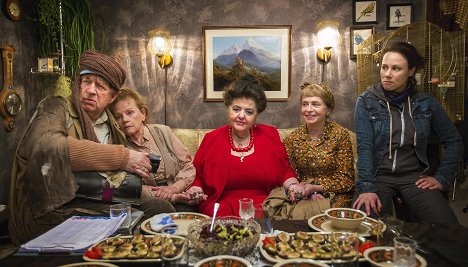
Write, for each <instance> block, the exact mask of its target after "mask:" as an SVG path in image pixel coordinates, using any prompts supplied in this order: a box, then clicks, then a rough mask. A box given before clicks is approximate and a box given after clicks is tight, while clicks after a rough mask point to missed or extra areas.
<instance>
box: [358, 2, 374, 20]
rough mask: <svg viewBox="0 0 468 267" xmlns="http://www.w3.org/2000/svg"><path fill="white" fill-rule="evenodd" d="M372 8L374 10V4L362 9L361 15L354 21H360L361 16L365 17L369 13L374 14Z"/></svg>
mask: <svg viewBox="0 0 468 267" xmlns="http://www.w3.org/2000/svg"><path fill="white" fill-rule="evenodd" d="M374 8H375V2H372V3H370V4H369V5H368V6H367V7H366V8H364V10H362V11H361V15H360V16H359V18H358V19H357V20H356V21H358V20H359V19H361V17H362V16H365V15H367V14H369V13H372V12H374Z"/></svg>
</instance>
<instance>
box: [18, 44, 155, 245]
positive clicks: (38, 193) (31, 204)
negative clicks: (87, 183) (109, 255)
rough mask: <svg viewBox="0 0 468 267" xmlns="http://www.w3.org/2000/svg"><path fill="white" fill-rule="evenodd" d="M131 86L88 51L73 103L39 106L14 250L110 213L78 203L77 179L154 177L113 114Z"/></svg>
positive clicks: (21, 160)
mask: <svg viewBox="0 0 468 267" xmlns="http://www.w3.org/2000/svg"><path fill="white" fill-rule="evenodd" d="M125 78H126V73H125V70H124V69H123V68H122V66H121V65H120V64H119V63H118V62H117V61H115V60H114V59H113V58H111V57H109V56H107V55H104V54H101V53H99V52H96V51H86V52H84V53H83V54H82V55H81V58H80V67H79V69H78V72H77V75H76V77H75V80H74V84H73V88H72V96H71V97H70V98H68V99H64V98H63V97H56V96H50V97H46V98H45V99H43V100H42V101H41V102H40V103H39V105H38V107H37V110H36V112H35V113H34V115H33V118H32V119H31V121H30V123H29V125H28V127H27V129H26V132H25V134H24V136H23V137H22V139H21V140H20V143H19V145H18V149H17V152H16V156H15V159H14V163H13V170H12V176H11V188H10V200H9V206H10V221H9V231H10V237H11V239H12V241H13V242H14V243H16V244H21V243H24V242H26V241H28V240H30V239H32V238H34V237H37V236H38V235H40V234H42V233H44V232H46V231H48V230H49V229H51V228H52V227H54V226H56V225H58V224H60V223H61V222H63V221H64V220H66V219H67V218H69V217H70V216H72V215H83V214H102V213H103V212H104V211H108V206H109V205H108V204H105V203H98V202H92V201H89V200H83V199H78V198H77V197H76V192H77V190H78V185H77V182H76V180H75V177H74V174H73V172H74V171H118V170H123V171H127V172H130V173H135V174H137V175H139V176H141V177H148V176H149V170H151V164H150V160H149V158H148V154H147V153H142V152H137V151H133V150H129V149H127V148H125V146H124V145H125V144H126V140H125V135H124V134H123V132H121V131H120V130H119V128H118V124H117V123H116V121H115V119H114V118H113V116H112V113H110V112H109V110H108V109H107V108H106V107H107V105H109V104H110V103H112V101H114V99H115V98H116V96H117V92H118V91H119V89H120V87H121V86H122V85H123V83H124V82H125ZM156 204H159V203H142V206H141V209H143V210H144V211H145V212H146V211H147V210H151V206H154V205H156ZM159 208H161V207H159ZM161 209H162V210H164V208H161ZM107 214H108V213H107ZM153 215H154V214H153Z"/></svg>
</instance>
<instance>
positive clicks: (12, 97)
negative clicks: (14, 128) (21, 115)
mask: <svg viewBox="0 0 468 267" xmlns="http://www.w3.org/2000/svg"><path fill="white" fill-rule="evenodd" d="M22 106H23V102H22V101H21V98H20V97H19V95H18V94H16V93H12V94H9V95H8V96H7V97H6V99H5V109H6V111H7V112H8V113H9V114H10V115H12V116H16V114H18V112H20V110H21V107H22Z"/></svg>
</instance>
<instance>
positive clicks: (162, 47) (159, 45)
mask: <svg viewBox="0 0 468 267" xmlns="http://www.w3.org/2000/svg"><path fill="white" fill-rule="evenodd" d="M169 36H170V33H169V32H168V31H164V30H159V29H155V30H151V31H149V32H148V37H149V41H148V51H149V52H150V53H151V54H153V55H156V56H158V57H162V56H164V55H165V54H168V53H169V52H170V51H171V49H172V46H171V43H170V42H169Z"/></svg>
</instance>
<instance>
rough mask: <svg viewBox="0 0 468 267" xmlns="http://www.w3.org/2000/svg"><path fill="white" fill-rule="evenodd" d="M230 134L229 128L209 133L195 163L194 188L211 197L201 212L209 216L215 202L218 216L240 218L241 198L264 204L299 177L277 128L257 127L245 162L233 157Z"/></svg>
mask: <svg viewBox="0 0 468 267" xmlns="http://www.w3.org/2000/svg"><path fill="white" fill-rule="evenodd" d="M228 131H229V127H228V126H223V127H220V128H218V129H216V130H214V131H212V132H209V133H207V134H206V135H205V138H204V139H203V141H202V143H201V145H200V148H199V149H198V151H197V153H196V155H195V158H194V161H193V163H194V165H195V168H196V170H197V175H196V178H195V181H194V183H193V185H194V186H200V187H202V188H203V192H205V194H207V195H208V199H207V200H206V201H203V202H202V203H200V207H199V209H200V211H201V212H202V213H204V214H207V215H209V216H212V215H213V206H214V203H216V202H218V203H220V208H219V210H218V215H217V216H228V215H235V216H239V199H240V198H244V197H248V198H252V199H253V200H254V203H262V202H263V201H264V200H265V198H266V197H267V196H268V194H269V192H270V191H271V190H272V189H273V188H275V187H277V186H281V185H282V184H283V182H284V181H286V180H287V179H288V178H291V177H296V174H295V173H294V171H293V169H292V168H291V166H290V165H289V162H288V156H287V154H286V150H285V148H284V145H283V143H282V142H281V139H280V137H279V134H278V131H277V130H276V129H275V128H274V127H271V126H267V125H262V124H259V125H257V126H256V127H255V129H254V131H255V132H254V134H255V139H254V150H255V151H254V153H252V154H251V155H248V156H245V157H244V160H243V161H244V162H241V161H240V158H239V157H237V156H233V155H231V147H230V143H229V136H228Z"/></svg>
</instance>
